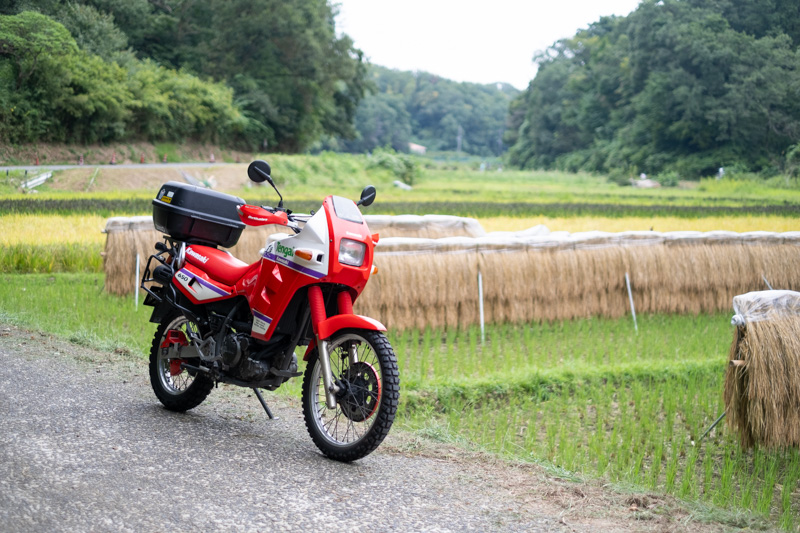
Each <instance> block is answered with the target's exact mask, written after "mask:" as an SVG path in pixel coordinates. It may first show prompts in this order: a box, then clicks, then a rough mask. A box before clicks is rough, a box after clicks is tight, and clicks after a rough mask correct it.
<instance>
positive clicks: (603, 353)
mask: <svg viewBox="0 0 800 533" xmlns="http://www.w3.org/2000/svg"><path fill="white" fill-rule="evenodd" d="M102 285H103V280H102V276H101V275H98V274H56V275H41V274H29V275H12V274H5V275H0V319H1V320H3V321H5V322H9V321H11V322H14V323H17V324H19V325H22V326H25V327H30V328H33V329H38V330H42V331H47V332H50V333H53V334H56V335H59V336H62V337H65V338H68V339H70V340H72V341H73V342H75V343H77V344H80V345H86V346H93V347H95V348H99V349H101V350H106V351H113V350H118V351H125V352H129V353H133V354H137V355H138V356H140V357H142V361H143V363H144V359H145V357H146V354H147V352H148V351H149V345H150V341H151V339H152V334H153V331H154V329H155V328H154V325H153V324H150V323H149V321H148V319H149V311H150V309H149V308H145V307H142V306H141V305H140V306H139V308H138V310H136V309H135V307H134V302H133V298H132V297H128V298H120V297H115V296H109V295H107V294H105V293H104V292H103V291H102ZM730 328H731V326H730V325H729V316H728V314H725V313H723V314H717V315H699V316H661V315H655V316H648V315H644V316H641V317H639V333H638V334H636V333H635V332H634V331H633V327H632V324H631V322H630V320H629V319H627V318H626V319H617V320H613V319H598V318H592V319H582V320H574V321H563V322H556V323H542V324H540V323H530V324H520V325H508V324H502V325H489V326H488V327H487V335H486V343H485V344H482V343H481V341H480V333H479V331H478V330H477V328H469V329H464V330H450V331H444V330H430V329H429V330H427V331H423V332H419V331H406V332H390V333H389V336H390V340H391V341H392V344H393V346H394V347H395V351H396V352H397V353H398V360H399V365H400V371H401V379H402V390H403V392H402V395H401V398H402V403H401V410H400V413H399V418H398V423H400V424H404V425H405V426H407V427H409V428H411V429H413V430H416V431H418V432H420V434H421V435H423V436H427V437H430V438H433V439H436V440H440V441H446V442H452V443H456V444H460V445H471V446H478V447H480V448H483V449H485V450H488V451H491V452H494V453H497V454H499V455H502V456H506V457H511V458H515V459H518V460H525V461H533V462H537V463H539V464H544V465H546V466H548V467H549V468H550V469H552V470H554V471H558V472H561V473H562V475H563V476H567V477H569V478H600V479H603V480H605V481H606V482H608V483H612V484H620V485H625V486H631V487H634V488H638V490H641V491H653V492H666V493H671V494H674V495H675V496H676V497H678V498H680V499H682V500H685V501H688V502H693V505H698V506H700V507H702V508H703V509H706V511H703V512H704V513H707V514H708V515H709V516H713V517H715V518H714V519H715V520H725V521H727V523H729V524H730V525H732V526H737V527H742V526H746V525H752V524H757V523H759V520H761V521H766V523H769V524H772V525H774V526H777V527H781V528H783V529H785V530H789V531H791V530H793V528H796V527H797V526H798V518H797V517H798V509H799V508H800V498H799V497H798V494H797V487H798V484H799V483H800V452H799V451H798V450H797V449H789V450H777V451H767V450H742V449H741V448H740V447H739V445H738V442H737V440H736V436H735V435H733V434H731V433H730V432H729V431H728V430H727V429H726V428H725V427H724V425H720V426H718V428H717V429H716V430H715V431H714V432H712V433H711V434H710V435H709V436H708V437H707V438H706V439H705V440H704V441H702V442H699V443H696V445H693V441H697V440H698V438H699V435H700V434H701V433H702V432H703V431H704V430H705V429H706V428H707V427H708V426H709V425H710V424H711V422H712V421H713V420H714V419H715V418H716V417H717V415H719V413H720V412H722V410H723V405H722V398H721V392H722V382H723V376H724V369H725V362H726V359H727V357H726V351H727V349H728V346H729V343H730V341H731V330H730ZM281 393H283V394H293V395H297V394H299V381H298V380H294V381H293V382H290V384H288V386H287V387H284V388H282V389H281ZM720 517H722V518H720Z"/></svg>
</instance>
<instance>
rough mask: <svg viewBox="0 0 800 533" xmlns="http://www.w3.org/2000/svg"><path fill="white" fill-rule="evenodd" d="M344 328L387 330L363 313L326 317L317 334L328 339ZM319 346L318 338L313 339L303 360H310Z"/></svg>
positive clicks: (318, 327) (319, 325) (318, 326)
mask: <svg viewBox="0 0 800 533" xmlns="http://www.w3.org/2000/svg"><path fill="white" fill-rule="evenodd" d="M342 329H367V330H370V331H386V326H384V325H383V324H381V323H380V322H378V321H377V320H375V319H374V318H370V317H368V316H361V315H334V316H332V317H330V318H326V319H325V320H323V321H322V322H320V323H319V324H318V325H317V335H318V337H319V338H320V339H323V340H327V339H329V338H330V337H332V336H333V334H334V333H336V332H337V331H339V330H342ZM316 347H317V340H316V339H311V342H309V343H308V348H307V349H306V353H305V355H304V356H303V361H308V357H309V355H310V354H311V352H312V351H313V350H314V348H316Z"/></svg>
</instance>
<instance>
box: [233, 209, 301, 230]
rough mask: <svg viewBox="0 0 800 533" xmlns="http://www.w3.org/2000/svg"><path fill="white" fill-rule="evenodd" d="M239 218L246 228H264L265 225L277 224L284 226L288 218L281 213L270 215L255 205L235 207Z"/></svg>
mask: <svg viewBox="0 0 800 533" xmlns="http://www.w3.org/2000/svg"><path fill="white" fill-rule="evenodd" d="M236 211H237V212H238V213H239V218H240V219H241V221H242V222H244V223H245V224H247V225H248V226H265V225H267V224H279V225H281V226H285V225H287V224H288V223H289V218H288V217H287V216H286V213H284V212H283V211H276V212H275V213H271V212H269V211H267V210H266V209H264V208H263V207H259V206H257V205H247V204H245V205H240V206H237V207H236Z"/></svg>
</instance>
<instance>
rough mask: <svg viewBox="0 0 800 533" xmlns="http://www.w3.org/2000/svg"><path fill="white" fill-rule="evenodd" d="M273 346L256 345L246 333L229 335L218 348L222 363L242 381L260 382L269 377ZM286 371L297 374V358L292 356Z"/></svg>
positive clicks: (273, 354) (274, 352)
mask: <svg viewBox="0 0 800 533" xmlns="http://www.w3.org/2000/svg"><path fill="white" fill-rule="evenodd" d="M277 354H278V352H276V351H275V346H269V345H267V346H263V345H260V344H257V341H255V340H254V339H253V338H252V337H251V336H250V335H248V334H247V333H229V334H228V335H226V336H225V339H224V340H223V341H222V346H221V347H220V355H221V357H222V363H223V364H224V365H225V366H226V367H227V368H228V369H229V370H228V371H229V372H230V374H231V375H232V376H234V377H237V378H238V379H241V380H242V381H261V380H264V379H267V378H268V377H269V376H270V368H271V367H272V363H273V361H272V359H273V357H274V356H275V355H277ZM288 370H289V371H290V372H297V356H296V355H294V354H292V361H291V364H290V365H289V368H288Z"/></svg>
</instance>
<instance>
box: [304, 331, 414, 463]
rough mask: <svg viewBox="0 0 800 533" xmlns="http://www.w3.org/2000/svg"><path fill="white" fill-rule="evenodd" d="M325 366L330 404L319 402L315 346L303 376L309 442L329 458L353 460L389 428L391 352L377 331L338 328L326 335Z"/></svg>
mask: <svg viewBox="0 0 800 533" xmlns="http://www.w3.org/2000/svg"><path fill="white" fill-rule="evenodd" d="M329 352H330V353H329V355H330V363H331V372H332V373H333V378H334V380H335V382H336V384H337V385H338V386H339V388H340V391H339V392H338V393H337V395H336V408H335V409H329V408H328V406H327V404H326V403H325V385H324V383H323V379H322V365H321V364H320V361H319V350H318V349H317V350H314V351H313V352H312V353H311V355H310V357H309V360H308V364H307V366H306V370H305V375H304V377H303V415H304V417H305V420H306V427H307V428H308V433H309V434H310V435H311V439H312V440H313V441H314V444H316V445H317V447H318V448H319V449H320V451H322V453H324V454H325V455H326V456H328V457H329V458H331V459H335V460H337V461H345V462H348V461H355V460H356V459H361V458H362V457H364V456H366V455H367V454H369V453H371V452H372V451H373V450H375V448H377V447H378V445H379V444H380V443H381V442H382V441H383V439H384V438H385V437H386V435H387V434H388V433H389V429H390V428H391V427H392V422H394V416H395V413H396V412H397V402H398V398H399V397H400V375H399V371H398V368H397V358H396V357H395V355H394V351H393V350H392V346H391V345H390V344H389V341H388V340H387V339H386V337H385V336H384V335H383V334H382V333H380V332H378V331H369V330H343V331H340V332H337V333H336V334H334V335H333V337H331V339H330V341H329Z"/></svg>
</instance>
